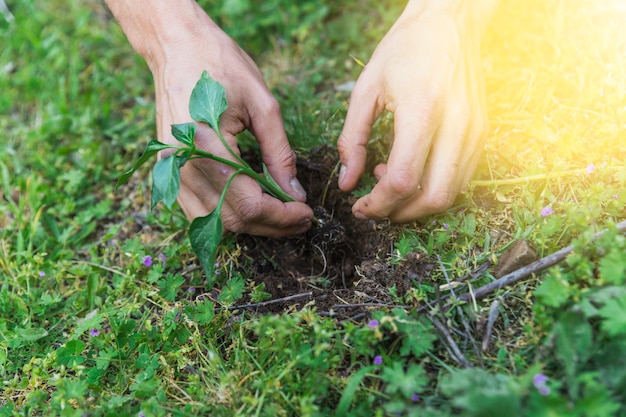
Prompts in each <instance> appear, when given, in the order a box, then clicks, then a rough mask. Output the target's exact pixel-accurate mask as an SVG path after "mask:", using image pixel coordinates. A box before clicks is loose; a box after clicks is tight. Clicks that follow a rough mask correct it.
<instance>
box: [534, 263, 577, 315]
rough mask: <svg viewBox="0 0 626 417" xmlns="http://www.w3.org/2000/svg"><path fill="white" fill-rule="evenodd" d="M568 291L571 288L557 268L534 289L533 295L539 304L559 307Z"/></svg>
mask: <svg viewBox="0 0 626 417" xmlns="http://www.w3.org/2000/svg"><path fill="white" fill-rule="evenodd" d="M570 293H571V289H570V287H569V286H568V285H567V282H566V281H565V279H564V278H563V276H562V274H561V271H559V270H557V271H555V272H553V273H552V275H550V276H549V277H547V278H546V279H545V280H544V281H543V283H541V285H539V286H538V287H537V288H536V289H535V297H537V301H538V302H539V304H542V305H544V306H548V307H559V306H561V305H563V304H565V302H566V301H567V300H568V299H569V297H570Z"/></svg>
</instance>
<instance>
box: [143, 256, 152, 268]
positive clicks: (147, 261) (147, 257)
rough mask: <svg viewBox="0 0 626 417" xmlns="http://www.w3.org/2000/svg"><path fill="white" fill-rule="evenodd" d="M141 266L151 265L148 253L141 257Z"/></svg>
mask: <svg viewBox="0 0 626 417" xmlns="http://www.w3.org/2000/svg"><path fill="white" fill-rule="evenodd" d="M142 263H143V266H145V267H148V268H149V267H151V266H152V256H150V255H146V256H144V257H143V262H142Z"/></svg>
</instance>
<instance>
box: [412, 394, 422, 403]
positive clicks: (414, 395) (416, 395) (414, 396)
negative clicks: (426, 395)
mask: <svg viewBox="0 0 626 417" xmlns="http://www.w3.org/2000/svg"><path fill="white" fill-rule="evenodd" d="M419 400H420V396H419V395H418V394H417V393H415V394H413V395H411V401H413V402H414V403H416V402H418V401H419Z"/></svg>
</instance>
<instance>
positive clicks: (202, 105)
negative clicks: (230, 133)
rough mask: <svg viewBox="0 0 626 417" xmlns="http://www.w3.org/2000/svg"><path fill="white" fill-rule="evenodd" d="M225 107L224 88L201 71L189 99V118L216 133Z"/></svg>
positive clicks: (226, 104) (226, 105)
mask: <svg viewBox="0 0 626 417" xmlns="http://www.w3.org/2000/svg"><path fill="white" fill-rule="evenodd" d="M227 107H228V103H227V102H226V92H225V91H224V87H222V85H221V84H220V83H218V82H217V81H215V80H213V79H212V78H211V76H210V75H209V74H208V73H207V72H206V71H203V72H202V76H201V77H200V79H199V80H198V82H197V83H196V86H195V87H194V89H193V91H192V92H191V98H190V99H189V113H190V114H191V117H192V118H193V119H194V120H195V121H197V122H204V123H206V124H208V125H209V126H210V127H211V129H213V130H215V131H217V130H219V126H220V117H221V116H222V113H224V111H225V110H226V108H227Z"/></svg>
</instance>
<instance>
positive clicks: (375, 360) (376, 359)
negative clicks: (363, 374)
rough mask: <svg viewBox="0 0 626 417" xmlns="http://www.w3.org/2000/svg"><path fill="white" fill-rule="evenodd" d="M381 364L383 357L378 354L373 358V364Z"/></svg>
mask: <svg viewBox="0 0 626 417" xmlns="http://www.w3.org/2000/svg"><path fill="white" fill-rule="evenodd" d="M382 364H383V357H382V356H380V355H378V356H376V357H375V358H374V365H382Z"/></svg>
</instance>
